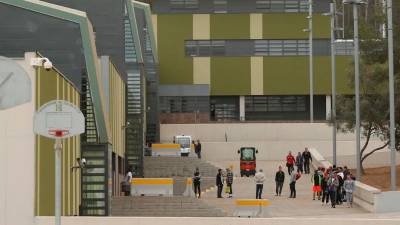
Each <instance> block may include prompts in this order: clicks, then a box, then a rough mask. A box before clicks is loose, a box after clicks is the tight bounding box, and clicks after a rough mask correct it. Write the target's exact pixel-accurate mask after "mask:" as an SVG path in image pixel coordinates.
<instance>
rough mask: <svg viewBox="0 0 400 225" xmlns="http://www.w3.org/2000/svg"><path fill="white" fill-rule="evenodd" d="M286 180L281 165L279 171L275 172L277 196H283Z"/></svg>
mask: <svg viewBox="0 0 400 225" xmlns="http://www.w3.org/2000/svg"><path fill="white" fill-rule="evenodd" d="M284 181H285V173H284V172H283V171H282V166H279V168H278V171H277V172H276V174H275V184H276V189H275V191H276V196H281V194H282V187H283V182H284Z"/></svg>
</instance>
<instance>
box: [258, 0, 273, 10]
mask: <svg viewBox="0 0 400 225" xmlns="http://www.w3.org/2000/svg"><path fill="white" fill-rule="evenodd" d="M256 9H264V10H267V9H271V1H270V0H257V1H256Z"/></svg>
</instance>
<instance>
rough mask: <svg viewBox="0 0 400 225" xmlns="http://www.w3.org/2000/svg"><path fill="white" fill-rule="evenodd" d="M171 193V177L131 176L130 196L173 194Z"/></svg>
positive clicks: (172, 181)
mask: <svg viewBox="0 0 400 225" xmlns="http://www.w3.org/2000/svg"><path fill="white" fill-rule="evenodd" d="M173 194H174V180H173V179H172V178H133V179H132V181H131V195H132V196H143V195H145V196H161V195H162V196H173Z"/></svg>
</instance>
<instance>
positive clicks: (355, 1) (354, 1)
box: [343, 0, 364, 180]
mask: <svg viewBox="0 0 400 225" xmlns="http://www.w3.org/2000/svg"><path fill="white" fill-rule="evenodd" d="M363 3H364V2H363V1H362V0H343V4H351V5H353V17H354V83H355V95H356V162H357V176H356V177H357V180H360V179H361V152H360V138H361V132H360V50H359V36H358V6H359V5H360V4H363Z"/></svg>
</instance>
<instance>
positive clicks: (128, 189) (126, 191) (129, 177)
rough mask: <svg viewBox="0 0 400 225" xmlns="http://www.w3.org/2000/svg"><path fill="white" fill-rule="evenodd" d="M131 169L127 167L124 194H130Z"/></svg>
mask: <svg viewBox="0 0 400 225" xmlns="http://www.w3.org/2000/svg"><path fill="white" fill-rule="evenodd" d="M132 177H133V174H132V169H131V168H129V169H128V172H127V173H126V175H125V185H126V187H125V196H130V195H131V181H132Z"/></svg>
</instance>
